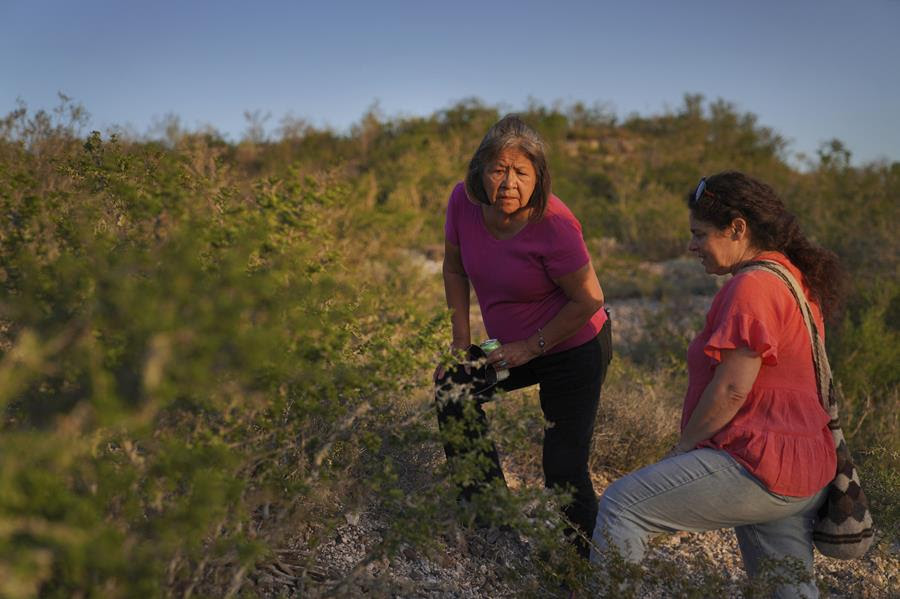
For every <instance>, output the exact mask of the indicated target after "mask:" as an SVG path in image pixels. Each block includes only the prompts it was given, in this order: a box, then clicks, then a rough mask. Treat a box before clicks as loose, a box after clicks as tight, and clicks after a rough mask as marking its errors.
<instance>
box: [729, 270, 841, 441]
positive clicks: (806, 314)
mask: <svg viewBox="0 0 900 599" xmlns="http://www.w3.org/2000/svg"><path fill="white" fill-rule="evenodd" d="M741 270H742V271H744V270H765V271H768V272H771V273H772V274H774V275H776V276H777V277H779V278H780V279H781V280H782V281H784V283H785V284H786V285H787V287H788V289H790V290H791V294H792V295H793V296H794V299H795V300H796V301H797V305H798V306H799V307H800V313H801V314H802V315H803V322H805V323H806V329H807V330H808V331H809V341H810V345H812V359H813V365H814V366H815V369H816V386H817V387H818V391H819V401H820V402H821V403H822V407H823V408H824V409H825V411H826V412H828V417H829V418H830V421H829V422H828V428H829V429H831V431H832V433H834V432H835V431H840V428H841V425H840V421H839V419H838V402H837V396H836V394H835V392H834V382H833V380H832V377H831V366H830V365H829V364H828V355H827V354H826V353H825V342H824V341H823V340H822V336H821V335H819V329H818V327H816V323H815V320H813V316H812V310H811V309H810V307H809V301H807V299H806V294H805V293H804V292H803V288H802V287H801V286H800V283H799V282H798V281H797V279H795V278H794V275H793V274H791V271H789V270H788V269H787V268H785V267H784V266H783V265H781V264H779V263H778V262H774V261H772V260H759V261H756V262H750V263H748V264H747V265H746V266H744V267H743V268H742V269H741ZM843 437H844V435H843V434H840V438H841V440H843ZM837 441H838V439H837V438H836V439H835V442H836V443H837Z"/></svg>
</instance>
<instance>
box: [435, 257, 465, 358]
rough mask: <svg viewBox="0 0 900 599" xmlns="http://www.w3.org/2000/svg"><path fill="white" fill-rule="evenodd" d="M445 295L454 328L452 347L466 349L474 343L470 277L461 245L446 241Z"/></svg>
mask: <svg viewBox="0 0 900 599" xmlns="http://www.w3.org/2000/svg"><path fill="white" fill-rule="evenodd" d="M442 270H443V275H444V296H445V297H446V298H447V307H448V308H450V323H451V326H452V330H453V342H452V347H453V348H455V349H466V348H468V347H469V345H470V344H471V343H472V333H471V331H470V329H469V277H468V275H466V269H465V268H464V267H463V263H462V254H460V251H459V247H458V246H455V245H453V244H451V243H450V242H447V241H445V242H444V266H443V269H442Z"/></svg>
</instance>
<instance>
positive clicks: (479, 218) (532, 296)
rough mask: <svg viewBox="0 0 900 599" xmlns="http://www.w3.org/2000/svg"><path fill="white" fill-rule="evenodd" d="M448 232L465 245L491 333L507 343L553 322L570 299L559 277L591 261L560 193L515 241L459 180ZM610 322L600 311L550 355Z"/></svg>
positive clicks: (467, 266) (453, 240)
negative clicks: (490, 223) (489, 219)
mask: <svg viewBox="0 0 900 599" xmlns="http://www.w3.org/2000/svg"><path fill="white" fill-rule="evenodd" d="M444 233H445V236H446V239H447V241H448V242H449V243H451V244H452V245H455V246H457V247H459V248H460V252H461V254H462V263H463V267H464V268H465V269H466V274H467V275H468V276H469V280H470V281H471V282H472V286H473V287H474V288H475V294H476V295H477V296H478V304H479V306H481V316H482V318H483V319H484V326H485V328H486V329H487V332H488V335H490V336H491V337H493V338H495V339H499V340H500V342H501V343H510V342H513V341H520V340H522V339H527V338H528V337H530V336H531V335H533V334H534V332H535V331H537V329H538V328H539V327H543V326H545V325H546V324H547V323H548V322H550V320H551V319H553V317H554V316H556V314H557V313H558V312H559V311H560V310H561V309H562V307H563V306H564V305H565V304H566V302H568V301H569V300H568V298H567V297H566V294H565V293H564V292H563V290H562V288H560V287H559V285H557V284H556V283H554V282H553V280H554V279H558V278H559V277H561V276H563V275H567V274H569V273H572V272H575V271H576V270H578V269H579V268H581V267H582V266H584V265H585V264H587V263H588V261H589V260H590V256H589V255H588V251H587V248H586V247H585V245H584V239H582V237H581V225H580V224H579V223H578V220H577V219H576V218H575V216H574V215H573V214H572V213H571V212H570V211H569V209H568V208H567V207H566V205H565V204H563V203H562V201H561V200H560V199H559V198H557V197H556V196H554V195H551V196H550V200H549V202H548V203H547V209H546V210H545V211H544V216H543V217H542V218H541V220H539V221H537V222H529V223H528V224H527V225H525V227H524V228H523V229H522V230H521V231H519V232H518V233H516V235H514V236H513V237H511V238H509V239H497V238H495V237H494V236H493V235H491V234H490V233H489V232H488V230H487V228H486V227H485V225H484V219H483V215H482V212H481V205H480V204H475V203H473V202H471V201H469V198H468V196H467V195H466V189H465V186H464V185H463V184H462V183H459V184H458V185H457V186H456V187H455V188H454V189H453V192H452V193H451V194H450V202H449V204H448V206H447V219H446V221H445V224H444ZM604 322H606V312H605V311H604V310H602V309H601V310H597V312H596V313H594V315H593V316H592V317H591V319H590V320H589V321H588V322H587V323H586V324H585V325H584V326H583V327H582V328H581V329H580V330H579V331H578V332H577V333H575V334H574V335H573V336H571V337H569V338H568V339H565V340H564V341H562V342H561V343H559V344H557V345H555V346H553V347H552V348H550V349H549V350H547V353H548V354H550V353H556V352H559V351H562V350H564V349H570V348H572V347H576V346H578V345H581V344H582V343H586V342H587V341H590V340H591V339H593V338H594V337H595V336H596V335H597V333H599V332H600V329H601V327H603V323H604Z"/></svg>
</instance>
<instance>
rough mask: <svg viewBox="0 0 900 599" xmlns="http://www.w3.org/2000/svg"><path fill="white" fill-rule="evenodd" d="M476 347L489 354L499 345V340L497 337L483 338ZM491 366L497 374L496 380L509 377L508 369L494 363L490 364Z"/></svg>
mask: <svg viewBox="0 0 900 599" xmlns="http://www.w3.org/2000/svg"><path fill="white" fill-rule="evenodd" d="M478 347H480V348H481V349H483V350H484V353H486V354H489V353H491V352H492V351H494V350H495V349H497V348H499V347H500V341H498V340H497V339H485V340H484V341H482V342H481V343H479V344H478ZM491 368H492V369H493V370H494V372H495V373H496V374H497V381H498V382H499V381H502V380H503V379H506V378H508V377H509V370H508V369H506V368H499V367H498V366H497V365H496V364H492V365H491Z"/></svg>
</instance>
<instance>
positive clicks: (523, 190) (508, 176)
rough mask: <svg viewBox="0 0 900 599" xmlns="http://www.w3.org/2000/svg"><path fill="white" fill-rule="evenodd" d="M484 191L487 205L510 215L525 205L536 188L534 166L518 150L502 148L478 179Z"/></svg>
mask: <svg viewBox="0 0 900 599" xmlns="http://www.w3.org/2000/svg"><path fill="white" fill-rule="evenodd" d="M482 180H483V181H482V182H483V184H484V191H485V192H486V193H487V198H488V201H489V202H490V204H491V206H492V207H493V208H494V209H495V210H498V211H500V212H502V213H503V214H506V215H512V214H515V213H516V212H518V211H519V210H521V209H522V208H524V207H525V205H526V204H528V201H529V200H530V199H531V194H532V193H533V192H534V188H535V185H537V172H536V171H535V169H534V165H533V164H532V163H531V160H529V158H528V156H526V155H525V153H523V152H522V151H521V150H519V149H516V148H506V149H504V150H501V151H500V155H499V156H497V160H495V161H494V162H493V164H490V165H488V167H487V168H486V169H485V171H484V175H483V176H482Z"/></svg>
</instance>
